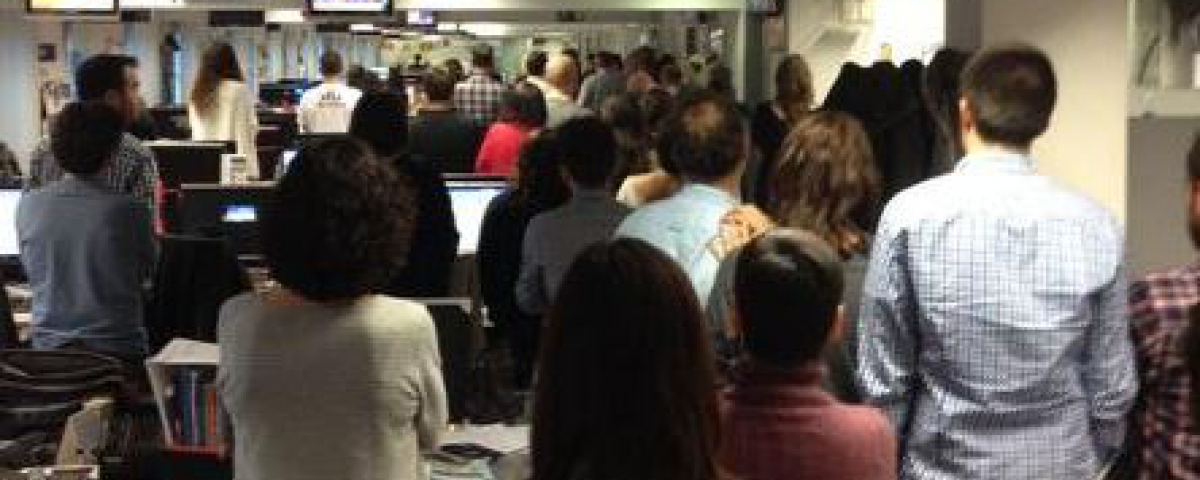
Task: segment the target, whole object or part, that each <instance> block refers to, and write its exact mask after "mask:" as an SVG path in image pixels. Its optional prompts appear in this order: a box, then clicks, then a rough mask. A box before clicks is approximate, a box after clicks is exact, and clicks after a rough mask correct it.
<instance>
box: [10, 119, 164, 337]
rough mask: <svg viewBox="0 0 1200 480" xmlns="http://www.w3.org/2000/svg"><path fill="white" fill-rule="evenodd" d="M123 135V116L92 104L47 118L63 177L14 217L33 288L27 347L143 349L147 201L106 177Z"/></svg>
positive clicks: (149, 257) (150, 242)
mask: <svg viewBox="0 0 1200 480" xmlns="http://www.w3.org/2000/svg"><path fill="white" fill-rule="evenodd" d="M123 135H124V121H123V120H122V117H121V114H120V113H119V112H118V111H117V110H115V109H113V108H112V107H110V106H107V105H105V104H103V103H99V102H88V103H74V104H71V105H68V106H67V107H66V108H65V109H64V110H63V111H62V112H61V113H60V114H59V115H58V116H57V117H55V118H54V120H53V123H52V125H51V135H50V148H51V150H52V152H53V154H54V158H56V159H58V164H59V166H60V167H61V168H62V169H63V170H64V171H65V172H66V175H65V176H64V177H63V178H62V179H61V180H58V181H56V182H54V183H51V184H50V185H48V186H46V187H44V188H41V189H39V190H36V191H33V192H31V193H28V194H27V195H26V196H25V197H24V198H23V199H22V200H21V203H20V205H19V206H18V208H17V219H16V223H17V235H18V238H19V241H20V246H21V262H22V263H23V264H24V266H25V271H26V273H27V274H28V276H29V283H30V286H31V287H32V289H33V329H32V340H33V346H34V348H38V349H56V348H78V349H83V350H89V351H94V352H98V353H103V354H108V355H111V356H114V357H117V358H120V359H123V360H126V361H135V360H137V359H139V358H141V357H143V356H144V355H145V354H146V353H147V352H146V349H147V340H146V329H145V326H144V325H143V320H142V319H143V310H144V300H145V293H146V290H145V287H146V284H147V282H148V281H149V279H150V274H151V271H152V270H153V266H154V258H155V243H154V233H153V231H152V230H151V228H152V227H151V222H150V208H149V207H148V206H147V205H146V203H145V202H142V201H140V200H138V199H137V198H135V197H133V196H131V195H128V194H122V193H118V192H116V191H113V190H112V189H111V188H110V187H109V186H107V184H106V182H105V180H104V179H105V178H106V172H107V169H109V168H111V167H112V165H113V158H114V156H115V154H116V152H117V150H118V146H119V145H120V144H121V139H122V136H123Z"/></svg>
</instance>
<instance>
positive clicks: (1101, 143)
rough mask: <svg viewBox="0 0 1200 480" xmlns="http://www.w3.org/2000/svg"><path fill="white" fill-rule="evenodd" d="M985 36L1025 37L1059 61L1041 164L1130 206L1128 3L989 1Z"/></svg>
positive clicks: (1112, 205)
mask: <svg viewBox="0 0 1200 480" xmlns="http://www.w3.org/2000/svg"><path fill="white" fill-rule="evenodd" d="M982 14H983V17H982V18H983V22H982V24H983V36H982V38H983V43H984V45H995V44H999V43H1007V42H1013V41H1021V42H1025V43H1030V44H1033V45H1035V46H1038V47H1041V48H1043V49H1045V50H1046V52H1047V53H1049V55H1050V57H1051V59H1052V60H1053V61H1054V66H1055V70H1056V73H1057V74H1058V81H1059V104H1058V108H1057V110H1056V112H1055V115H1054V119H1053V122H1052V125H1051V128H1050V131H1049V132H1048V133H1047V135H1046V136H1045V137H1044V138H1042V139H1041V140H1040V141H1039V142H1038V143H1037V144H1036V146H1035V153H1036V156H1037V158H1038V164H1039V168H1040V169H1041V171H1043V172H1045V173H1047V174H1049V175H1051V176H1054V177H1056V178H1059V179H1062V180H1063V181H1065V182H1066V183H1068V184H1070V185H1073V186H1075V187H1076V188H1079V189H1081V190H1083V191H1084V192H1085V193H1087V194H1089V195H1091V196H1092V197H1093V198H1095V199H1097V200H1099V201H1100V202H1101V203H1103V204H1104V205H1105V206H1107V207H1108V208H1109V209H1111V210H1112V211H1113V212H1114V213H1115V214H1116V215H1118V216H1119V217H1122V218H1124V216H1125V213H1126V179H1127V175H1126V154H1127V140H1128V139H1127V137H1128V125H1127V121H1126V118H1127V108H1128V85H1127V79H1128V78H1129V59H1128V38H1129V35H1128V23H1129V12H1128V6H1127V5H1126V2H1123V1H1118V0H1053V1H1046V0H1003V1H999V0H985V1H984V2H983V8H982Z"/></svg>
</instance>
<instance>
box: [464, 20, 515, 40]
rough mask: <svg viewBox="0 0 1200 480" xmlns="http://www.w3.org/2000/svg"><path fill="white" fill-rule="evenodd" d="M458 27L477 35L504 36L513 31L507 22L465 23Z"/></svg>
mask: <svg viewBox="0 0 1200 480" xmlns="http://www.w3.org/2000/svg"><path fill="white" fill-rule="evenodd" d="M458 28H459V30H462V31H464V32H467V33H469V34H471V35H475V36H477V37H503V36H505V35H508V34H509V33H510V32H511V31H512V28H511V27H509V26H508V25H506V24H503V23H490V22H474V23H463V24H460V25H459V26H458Z"/></svg>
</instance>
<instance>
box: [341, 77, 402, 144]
mask: <svg viewBox="0 0 1200 480" xmlns="http://www.w3.org/2000/svg"><path fill="white" fill-rule="evenodd" d="M407 111H408V110H407V105H406V103H405V99H404V96H403V95H399V94H397V93H394V92H367V93H366V94H364V95H363V96H362V98H361V99H359V101H358V105H356V106H355V107H354V113H352V114H351V115H350V136H351V137H354V138H356V139H358V140H360V141H362V142H363V143H366V144H367V145H368V146H370V147H371V149H373V150H374V152H375V154H376V155H378V156H380V157H384V158H389V157H395V156H396V155H399V154H400V153H401V152H403V151H404V147H405V145H407V144H408V114H407Z"/></svg>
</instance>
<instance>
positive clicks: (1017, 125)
mask: <svg viewBox="0 0 1200 480" xmlns="http://www.w3.org/2000/svg"><path fill="white" fill-rule="evenodd" d="M962 89H963V98H965V99H966V101H967V108H969V109H970V112H971V114H972V115H973V116H974V117H975V124H976V128H977V129H978V131H979V136H980V137H981V138H982V139H983V140H985V141H988V142H994V143H1000V144H1003V145H1008V146H1014V147H1022V148H1024V147H1028V146H1029V145H1031V144H1032V143H1033V140H1034V139H1036V138H1037V137H1039V136H1041V135H1042V133H1045V131H1046V129H1047V128H1048V127H1049V126H1050V116H1051V114H1053V112H1054V104H1055V102H1056V100H1057V96H1058V86H1057V80H1055V77H1054V67H1053V66H1052V65H1051V64H1050V58H1049V57H1047V56H1046V54H1045V53H1043V52H1042V51H1040V50H1038V49H1036V48H1034V47H1028V46H1012V47H1001V48H995V49H991V50H986V51H984V52H982V53H980V54H979V55H977V56H976V57H975V58H974V59H973V60H972V61H971V63H970V64H968V65H967V68H966V70H965V71H963V75H962Z"/></svg>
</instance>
